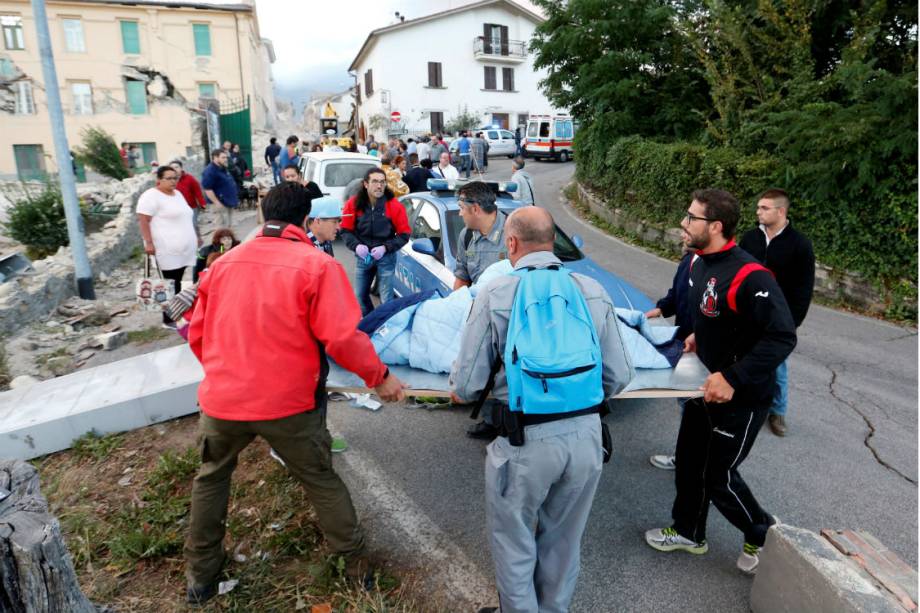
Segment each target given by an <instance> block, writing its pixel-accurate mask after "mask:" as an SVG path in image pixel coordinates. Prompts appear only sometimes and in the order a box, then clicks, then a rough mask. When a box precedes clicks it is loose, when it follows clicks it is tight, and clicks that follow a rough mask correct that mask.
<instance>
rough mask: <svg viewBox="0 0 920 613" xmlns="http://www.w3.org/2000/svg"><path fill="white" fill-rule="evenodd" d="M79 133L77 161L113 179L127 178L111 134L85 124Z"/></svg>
mask: <svg viewBox="0 0 920 613" xmlns="http://www.w3.org/2000/svg"><path fill="white" fill-rule="evenodd" d="M81 135H82V137H83V146H82V147H78V148H77V149H76V154H77V160H78V161H80V162H81V163H83V164H85V165H86V166H88V167H90V168H92V169H93V170H95V171H96V172H98V173H99V174H101V175H105V176H107V177H112V178H113V179H119V180H121V179H127V178H128V177H129V176H130V175H129V174H128V169H127V168H125V164H124V162H123V161H122V159H121V154H120V153H119V152H118V145H116V144H115V139H114V138H112V135H111V134H109V133H108V132H106V131H105V130H103V129H102V128H98V127H95V126H87V127H85V128H83V130H82V132H81Z"/></svg>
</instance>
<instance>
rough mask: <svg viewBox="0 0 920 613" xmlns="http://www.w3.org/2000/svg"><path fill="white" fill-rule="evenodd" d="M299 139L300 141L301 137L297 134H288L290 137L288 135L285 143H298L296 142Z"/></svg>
mask: <svg viewBox="0 0 920 613" xmlns="http://www.w3.org/2000/svg"><path fill="white" fill-rule="evenodd" d="M298 141H300V139H299V138H297V137H296V136H288V137H287V141H285V144H287V145H296V144H297V143H298Z"/></svg>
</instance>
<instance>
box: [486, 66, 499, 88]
mask: <svg viewBox="0 0 920 613" xmlns="http://www.w3.org/2000/svg"><path fill="white" fill-rule="evenodd" d="M483 71H484V73H485V78H486V83H485V89H498V87H497V85H496V82H495V66H483Z"/></svg>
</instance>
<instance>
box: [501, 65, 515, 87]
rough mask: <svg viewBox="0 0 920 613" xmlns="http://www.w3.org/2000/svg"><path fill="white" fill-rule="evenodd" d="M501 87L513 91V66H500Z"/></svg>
mask: <svg viewBox="0 0 920 613" xmlns="http://www.w3.org/2000/svg"><path fill="white" fill-rule="evenodd" d="M502 89H503V90H505V91H506V92H513V91H514V68H502Z"/></svg>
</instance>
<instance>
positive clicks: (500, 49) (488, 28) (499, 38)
mask: <svg viewBox="0 0 920 613" xmlns="http://www.w3.org/2000/svg"><path fill="white" fill-rule="evenodd" d="M482 46H483V51H484V52H485V53H488V54H495V55H508V26H502V25H498V24H495V23H484V24H482Z"/></svg>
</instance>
